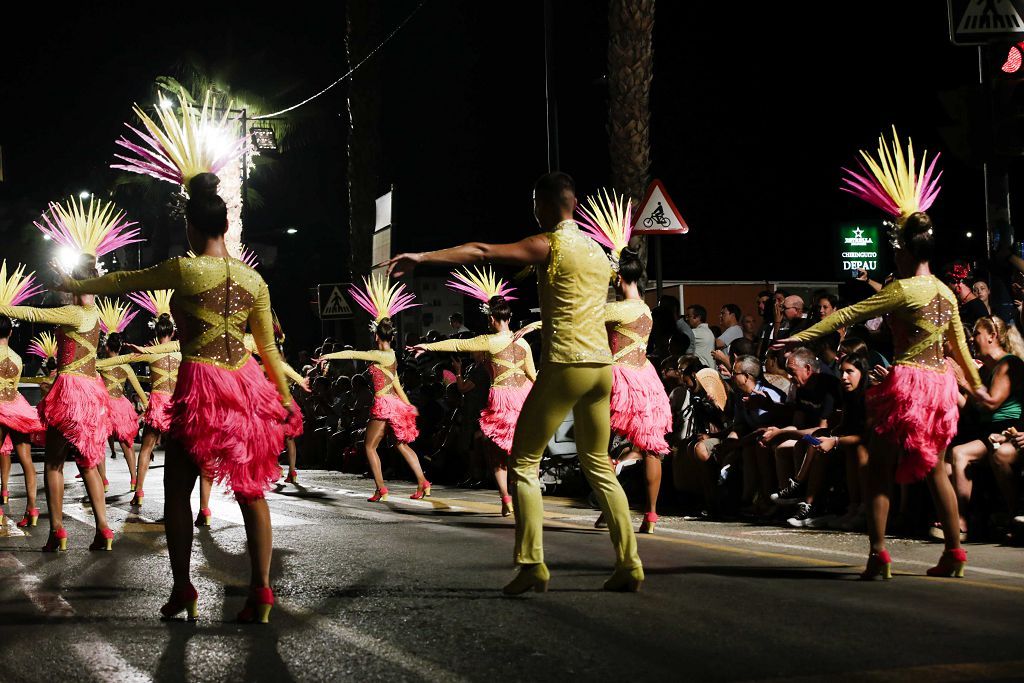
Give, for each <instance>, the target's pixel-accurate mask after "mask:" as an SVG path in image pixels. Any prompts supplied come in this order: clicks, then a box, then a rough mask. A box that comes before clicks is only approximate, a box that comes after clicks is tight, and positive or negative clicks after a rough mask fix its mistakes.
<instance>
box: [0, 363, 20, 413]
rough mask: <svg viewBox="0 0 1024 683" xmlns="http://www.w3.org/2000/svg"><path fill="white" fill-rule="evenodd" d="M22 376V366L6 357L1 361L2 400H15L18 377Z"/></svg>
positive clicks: (0, 390) (0, 388) (0, 386)
mask: <svg viewBox="0 0 1024 683" xmlns="http://www.w3.org/2000/svg"><path fill="white" fill-rule="evenodd" d="M19 377H21V368H20V367H18V365H17V364H16V363H15V362H14V361H13V360H12V359H11V358H4V359H3V361H0V402H4V403H7V402H8V401H13V400H14V398H15V395H16V394H17V393H18V384H17V382H18V378H19Z"/></svg>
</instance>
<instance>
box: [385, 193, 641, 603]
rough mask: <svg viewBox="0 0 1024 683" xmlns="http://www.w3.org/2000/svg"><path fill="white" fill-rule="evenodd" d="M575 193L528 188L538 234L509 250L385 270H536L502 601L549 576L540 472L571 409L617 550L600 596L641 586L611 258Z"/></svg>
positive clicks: (407, 257)
mask: <svg viewBox="0 0 1024 683" xmlns="http://www.w3.org/2000/svg"><path fill="white" fill-rule="evenodd" d="M575 209H576V189H575V185H574V183H573V181H572V178H570V177H569V176H568V175H566V174H565V173H549V174H547V175H545V176H542V177H541V178H540V180H538V181H537V184H536V185H535V186H534V216H535V217H536V219H537V223H538V225H540V227H541V229H542V230H544V232H543V233H541V234H538V235H532V236H531V237H527V238H526V239H524V240H521V241H519V242H515V243H513V244H484V243H481V242H470V243H467V244H463V245H461V246H458V247H452V248H450V249H441V250H439V251H431V252H424V253H418V254H399V255H398V256H396V257H394V258H393V259H391V260H390V261H388V263H387V265H388V268H389V270H390V271H391V272H394V273H395V274H396V275H402V274H404V273H408V272H410V271H412V269H413V268H415V267H416V265H418V264H420V263H439V264H454V265H470V264H478V263H489V262H494V263H508V264H513V265H531V266H535V267H536V268H537V283H538V287H539V290H540V309H541V320H542V322H543V332H542V335H543V347H542V354H541V365H540V371H539V372H538V376H537V383H536V384H535V385H534V387H533V390H532V391H531V392H530V395H529V397H528V398H527V399H526V403H525V404H524V405H523V412H522V415H521V417H520V420H519V423H518V426H517V428H516V434H515V437H514V439H513V442H512V454H511V458H510V463H511V466H512V470H513V472H514V473H515V478H516V503H515V505H516V510H517V515H516V548H515V559H516V563H517V564H519V565H520V570H519V573H518V575H517V576H516V577H515V578H514V579H513V580H512V582H511V583H509V584H508V585H507V586H505V589H504V592H505V594H507V595H517V594H519V593H524V592H526V591H528V590H531V589H532V590H535V591H538V592H543V591H544V590H545V589H546V588H547V583H548V579H549V578H550V573H549V572H548V569H547V567H546V566H545V565H544V546H543V542H542V529H543V522H544V504H543V500H542V498H541V493H540V483H539V481H538V478H537V469H538V465H539V464H540V458H541V455H542V454H543V452H544V447H545V445H546V444H547V442H548V440H549V439H550V438H551V437H552V435H554V433H555V429H556V428H557V427H558V425H559V424H560V423H561V422H562V420H563V419H564V418H565V415H566V413H568V412H569V410H570V409H571V410H572V411H573V417H574V419H575V433H576V444H577V450H578V451H579V459H580V465H582V467H583V472H584V473H585V474H586V476H587V480H588V481H589V482H590V485H591V487H592V488H593V489H594V491H595V492H596V493H597V498H598V501H599V502H600V504H601V510H602V511H603V512H604V513H605V516H606V518H607V519H608V530H609V531H610V533H611V539H612V544H613V545H614V546H615V555H616V562H615V573H614V574H612V576H611V578H610V579H608V580H607V581H606V582H605V584H604V587H605V590H613V591H636V590H639V588H640V585H641V584H642V583H643V580H644V572H643V567H642V565H641V563H640V557H639V555H638V554H637V549H636V537H635V536H634V534H633V526H632V522H631V520H630V517H629V503H628V501H627V500H626V495H625V493H623V491H622V487H621V486H620V485H619V482H618V480H617V479H616V478H615V474H614V472H613V471H612V469H611V466H610V465H609V464H608V439H609V426H608V416H609V408H608V397H609V393H610V391H611V385H612V370H611V362H612V359H611V353H610V352H609V351H608V336H607V333H606V332H605V326H604V305H605V299H606V298H607V297H606V295H607V291H608V259H607V258H606V257H605V255H604V252H603V250H602V249H601V247H600V246H599V245H598V244H597V243H596V242H594V241H593V240H592V239H590V237H588V236H587V235H585V234H584V233H583V232H581V231H580V230H579V228H578V227H577V226H576V223H575V221H573V218H572V216H573V211H574V210H575Z"/></svg>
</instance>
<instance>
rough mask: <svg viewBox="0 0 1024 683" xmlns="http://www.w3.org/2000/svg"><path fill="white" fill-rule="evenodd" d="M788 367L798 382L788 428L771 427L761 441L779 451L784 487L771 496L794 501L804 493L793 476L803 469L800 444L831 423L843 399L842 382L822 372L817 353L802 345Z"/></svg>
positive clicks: (779, 471)
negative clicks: (841, 397)
mask: <svg viewBox="0 0 1024 683" xmlns="http://www.w3.org/2000/svg"><path fill="white" fill-rule="evenodd" d="M786 369H787V370H788V371H789V376H790V377H791V378H792V380H793V383H794V384H795V385H796V393H795V394H794V396H793V403H792V404H791V405H790V406H789V408H790V410H789V412H790V415H789V418H790V419H789V421H788V425H789V426H787V427H782V428H779V427H769V428H768V429H766V430H765V432H764V434H762V435H761V443H762V444H763V445H765V446H769V447H771V449H772V451H773V452H774V453H775V471H776V475H777V477H778V481H779V482H780V485H781V487H782V488H780V489H779V490H778V491H777V492H776V493H773V494H772V495H771V497H770V498H771V501H772V502H779V501H786V500H792V499H794V498H796V497H797V496H798V495H802V494H804V493H805V492H804V485H803V484H802V483H800V482H797V481H796V480H795V479H794V478H793V477H794V475H795V474H796V471H797V470H799V469H800V464H801V463H800V462H798V461H797V457H798V456H800V457H802V455H803V453H802V452H798V451H797V450H796V445H797V442H798V441H799V440H801V439H802V438H803V437H804V436H813V435H814V433H815V432H817V431H818V430H819V429H825V428H827V427H828V426H829V420H830V419H832V413H833V412H834V411H835V409H836V405H837V404H838V402H839V381H838V380H837V379H836V378H835V377H834V376H833V375H827V374H824V373H822V372H821V371H820V367H819V361H818V359H817V357H816V356H815V355H814V352H813V351H811V350H810V349H808V348H806V347H800V348H797V349H796V350H794V351H793V352H792V353H790V354H789V358H787V359H786Z"/></svg>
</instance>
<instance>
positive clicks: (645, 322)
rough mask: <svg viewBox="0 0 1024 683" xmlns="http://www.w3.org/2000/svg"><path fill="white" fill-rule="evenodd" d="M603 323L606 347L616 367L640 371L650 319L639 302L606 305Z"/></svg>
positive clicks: (648, 334)
mask: <svg viewBox="0 0 1024 683" xmlns="http://www.w3.org/2000/svg"><path fill="white" fill-rule="evenodd" d="M604 321H605V325H607V327H608V345H609V346H610V347H611V350H612V361H613V362H614V363H615V364H616V365H626V366H629V367H631V368H637V369H639V368H642V367H644V366H645V365H647V362H648V361H647V339H648V337H650V336H651V329H652V328H653V327H654V319H653V318H652V317H651V309H650V308H648V306H647V304H646V303H644V301H643V300H642V299H625V300H623V301H615V302H612V303H609V304H606V305H605V307H604Z"/></svg>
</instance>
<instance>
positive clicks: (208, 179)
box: [188, 173, 220, 197]
mask: <svg viewBox="0 0 1024 683" xmlns="http://www.w3.org/2000/svg"><path fill="white" fill-rule="evenodd" d="M219 185H220V178H218V177H217V176H216V175H215V174H213V173H200V174H199V175H197V176H195V177H193V178H192V180H190V181H189V183H188V193H189V194H190V195H192V196H193V197H196V196H206V197H209V196H210V195H216V194H217V187H218V186H219Z"/></svg>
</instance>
